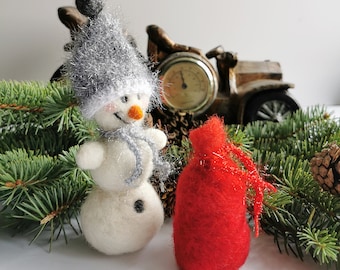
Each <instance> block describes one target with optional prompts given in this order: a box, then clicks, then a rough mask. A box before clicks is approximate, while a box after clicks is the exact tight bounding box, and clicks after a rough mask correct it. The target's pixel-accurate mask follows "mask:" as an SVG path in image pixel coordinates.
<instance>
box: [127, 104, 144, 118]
mask: <svg viewBox="0 0 340 270" xmlns="http://www.w3.org/2000/svg"><path fill="white" fill-rule="evenodd" d="M128 116H129V117H130V118H132V119H134V120H139V119H142V117H143V111H142V109H141V107H139V106H138V105H133V106H131V108H130V109H129V112H128Z"/></svg>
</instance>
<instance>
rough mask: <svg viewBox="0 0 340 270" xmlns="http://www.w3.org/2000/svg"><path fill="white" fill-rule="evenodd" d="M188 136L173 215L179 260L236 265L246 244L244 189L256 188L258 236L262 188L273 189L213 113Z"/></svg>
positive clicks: (193, 267)
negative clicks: (187, 151) (186, 159)
mask: <svg viewBox="0 0 340 270" xmlns="http://www.w3.org/2000/svg"><path fill="white" fill-rule="evenodd" d="M189 138H190V141H191V143H192V147H193V153H192V156H191V158H190V160H189V163H188V165H187V166H186V167H185V168H184V169H183V171H182V173H181V174H180V176H179V179H178V184H177V189H176V204H175V211H174V219H173V229H174V232H173V237H174V247H175V257H176V261H177V264H178V265H179V267H180V269H182V270H198V269H199V270H222V269H224V270H236V269H239V268H240V267H241V266H242V265H243V264H244V262H245V260H246V258H247V256H248V252H249V246H250V229H249V225H248V223H247V219H246V212H247V206H246V194H247V189H248V188H249V187H250V186H251V187H252V188H253V189H254V190H255V191H256V196H255V203H254V220H255V230H256V235H258V216H259V214H260V212H261V210H262V199H263V191H264V189H265V188H269V189H272V190H274V187H273V186H271V185H270V184H269V183H267V182H264V181H263V180H262V179H261V178H260V176H259V175H258V173H257V171H256V168H255V165H254V163H253V162H252V160H251V159H250V158H249V157H248V156H247V155H246V154H244V153H243V152H242V151H241V150H240V149H239V148H237V147H236V146H234V145H233V144H232V143H228V142H227V138H226V133H225V130H224V125H223V121H222V120H221V119H220V118H218V117H216V116H213V117H211V118H210V119H209V120H208V121H207V122H206V123H205V124H204V125H203V126H202V127H200V128H197V129H195V130H193V131H191V132H190V135H189ZM241 167H242V168H241Z"/></svg>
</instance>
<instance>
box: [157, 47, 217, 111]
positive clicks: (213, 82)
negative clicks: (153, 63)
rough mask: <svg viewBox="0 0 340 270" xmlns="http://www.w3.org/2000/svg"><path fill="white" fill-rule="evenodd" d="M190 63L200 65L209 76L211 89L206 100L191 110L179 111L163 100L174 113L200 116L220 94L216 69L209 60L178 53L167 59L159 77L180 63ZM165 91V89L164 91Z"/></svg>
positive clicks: (159, 69) (194, 55)
mask: <svg viewBox="0 0 340 270" xmlns="http://www.w3.org/2000/svg"><path fill="white" fill-rule="evenodd" d="M183 62H189V63H194V64H196V65H198V66H199V67H200V68H201V69H202V70H203V71H204V74H205V75H206V76H207V78H208V80H209V88H208V89H207V94H206V98H205V99H204V101H203V102H202V103H201V104H198V105H197V107H195V108H194V109H190V110H185V109H178V108H174V107H172V106H171V105H170V104H169V103H167V102H166V99H165V98H162V102H163V105H164V106H165V107H166V108H167V109H169V110H170V111H172V112H174V111H175V112H184V113H188V112H189V113H193V114H194V115H200V114H202V113H204V112H205V111H206V110H207V109H208V108H209V107H210V106H211V105H212V103H213V102H214V100H215V98H216V95H217V92H218V77H217V75H216V72H215V70H214V68H213V67H212V65H211V63H210V62H209V60H207V59H205V58H203V57H202V56H200V55H198V54H196V53H191V52H177V53H174V54H171V55H170V56H169V57H168V58H166V59H165V60H164V61H163V62H162V63H161V64H160V65H159V66H158V67H157V70H158V71H159V74H158V76H159V77H160V78H161V77H162V76H164V74H166V72H167V71H168V70H169V69H170V67H172V66H173V65H176V64H178V63H183ZM162 91H164V89H162Z"/></svg>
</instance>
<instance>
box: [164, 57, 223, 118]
mask: <svg viewBox="0 0 340 270" xmlns="http://www.w3.org/2000/svg"><path fill="white" fill-rule="evenodd" d="M160 79H161V81H162V87H163V94H162V101H163V103H164V104H165V105H166V106H167V107H169V108H171V109H173V110H176V111H186V112H188V111H190V112H196V111H199V110H200V109H202V108H204V107H205V106H206V105H207V104H208V103H209V104H208V105H210V101H211V100H212V99H213V98H214V97H215V95H216V85H217V83H216V80H215V77H214V74H213V73H212V71H211V69H209V68H208V66H206V65H205V63H203V62H202V61H200V60H199V59H197V58H196V57H192V58H190V57H187V56H186V57H181V56H180V54H179V56H178V58H176V57H174V58H173V61H169V62H168V63H167V64H165V65H164V66H163V69H161V73H160Z"/></svg>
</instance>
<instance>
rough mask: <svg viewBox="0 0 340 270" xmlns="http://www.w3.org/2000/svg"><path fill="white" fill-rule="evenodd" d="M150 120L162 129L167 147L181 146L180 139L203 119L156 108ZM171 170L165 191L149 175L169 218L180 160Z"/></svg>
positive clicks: (184, 137)
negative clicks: (165, 135) (162, 111)
mask: <svg viewBox="0 0 340 270" xmlns="http://www.w3.org/2000/svg"><path fill="white" fill-rule="evenodd" d="M152 120H153V121H152V122H153V125H156V127H157V128H159V129H160V130H163V131H164V132H165V134H167V137H168V147H170V146H171V145H177V146H181V145H182V141H183V140H184V139H186V138H188V136H189V131H190V130H191V129H194V128H196V127H198V126H200V125H202V124H203V120H194V119H193V115H192V114H190V113H178V112H175V113H170V112H167V115H165V114H162V113H160V112H159V111H158V110H155V111H153V112H152ZM172 165H173V172H172V174H171V175H170V176H169V177H168V179H167V180H166V181H165V182H164V188H165V191H161V190H160V183H159V179H157V177H156V176H154V175H153V176H152V177H151V183H152V185H153V186H154V188H155V189H156V191H157V193H158V194H159V197H160V198H161V201H162V204H163V208H164V213H165V217H167V218H170V217H171V216H172V215H173V211H174V206H175V200H176V196H175V193H176V187H177V178H178V175H179V173H180V172H181V171H182V169H183V167H184V163H183V161H181V160H177V161H175V163H173V164H172Z"/></svg>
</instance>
